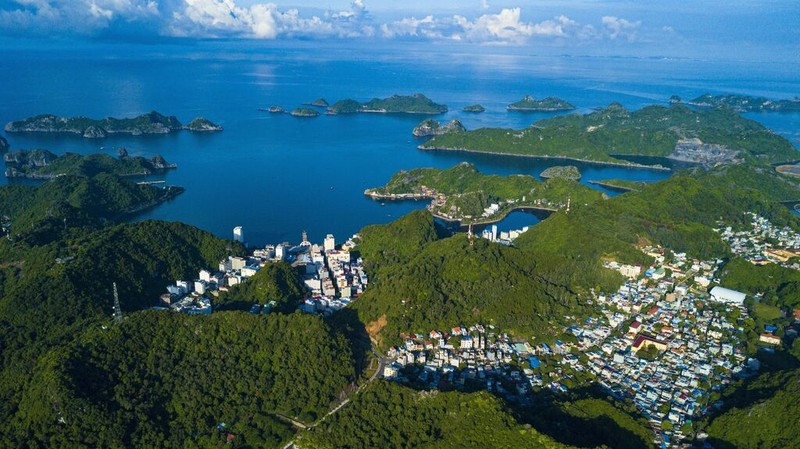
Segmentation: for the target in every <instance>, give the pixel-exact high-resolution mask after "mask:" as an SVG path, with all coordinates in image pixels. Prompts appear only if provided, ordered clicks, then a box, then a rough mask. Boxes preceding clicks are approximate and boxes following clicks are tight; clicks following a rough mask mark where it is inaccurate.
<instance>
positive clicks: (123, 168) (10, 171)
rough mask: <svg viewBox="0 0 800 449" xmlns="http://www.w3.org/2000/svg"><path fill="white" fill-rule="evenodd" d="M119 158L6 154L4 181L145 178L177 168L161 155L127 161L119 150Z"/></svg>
mask: <svg viewBox="0 0 800 449" xmlns="http://www.w3.org/2000/svg"><path fill="white" fill-rule="evenodd" d="M119 154H120V157H119V158H116V159H115V158H113V157H111V156H109V155H107V154H102V153H97V154H89V155H86V156H83V155H80V154H75V153H66V154H64V155H63V156H57V155H55V154H53V153H52V152H50V151H48V150H27V151H26V150H20V151H13V152H10V153H6V154H5V155H3V161H4V162H5V164H6V167H7V168H6V172H5V173H6V177H8V178H30V179H52V178H56V177H59V176H67V175H76V176H95V175H97V174H100V173H109V174H113V175H116V176H123V177H127V176H148V175H151V174H153V173H162V172H164V171H167V170H169V169H174V168H177V165H176V164H170V163H169V162H167V161H166V160H164V158H163V157H161V156H160V155H156V156H154V157H152V158H149V159H147V158H144V157H141V156H135V157H130V156H128V155H127V151H125V150H124V149H120V151H119Z"/></svg>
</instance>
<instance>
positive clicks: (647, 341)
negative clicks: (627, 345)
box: [632, 335, 667, 351]
mask: <svg viewBox="0 0 800 449" xmlns="http://www.w3.org/2000/svg"><path fill="white" fill-rule="evenodd" d="M648 346H655V347H656V349H658V350H659V351H666V349H667V342H665V341H661V340H658V339H656V338H653V337H650V336H647V335H639V336H638V337H636V341H634V342H633V346H632V348H633V350H634V351H638V350H640V349H644V348H646V347H648Z"/></svg>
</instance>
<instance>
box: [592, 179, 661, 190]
mask: <svg viewBox="0 0 800 449" xmlns="http://www.w3.org/2000/svg"><path fill="white" fill-rule="evenodd" d="M588 182H589V183H590V184H596V185H599V186H603V187H608V188H611V189H616V190H621V191H623V192H629V191H631V190H633V191H638V190H642V189H643V188H645V187H647V184H648V183H647V182H644V181H630V180H628V179H604V180H602V181H588Z"/></svg>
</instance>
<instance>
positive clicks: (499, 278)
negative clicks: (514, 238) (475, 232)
mask: <svg viewBox="0 0 800 449" xmlns="http://www.w3.org/2000/svg"><path fill="white" fill-rule="evenodd" d="M440 235H441V231H438V230H437V228H436V225H435V224H434V221H433V218H432V217H431V216H430V214H429V213H428V212H425V211H418V212H413V213H411V214H409V215H407V216H405V217H403V218H401V219H399V220H397V221H395V222H394V223H391V224H388V225H381V226H370V227H367V228H365V229H363V230H362V232H361V243H360V244H359V249H360V251H361V254H362V257H363V258H364V260H365V264H367V265H366V266H367V269H368V270H369V271H370V274H371V276H373V277H372V278H371V279H374V282H372V283H371V284H372V285H371V287H370V289H368V290H367V291H366V292H365V293H364V295H363V296H362V298H361V299H359V301H357V302H356V303H355V304H354V307H355V308H356V310H358V312H359V316H360V317H361V319H362V321H363V322H364V323H365V324H366V325H367V329H368V330H369V331H370V332H371V335H372V337H374V338H376V339H377V340H379V341H381V342H382V343H391V342H396V341H397V339H398V338H399V333H400V332H428V331H430V330H431V329H434V328H450V327H452V326H456V325H459V324H467V323H473V322H479V321H483V322H486V323H493V324H497V325H499V326H501V327H502V328H503V329H504V330H508V331H512V332H515V333H518V334H520V335H529V336H533V335H539V336H543V335H550V336H552V335H553V334H552V332H554V331H556V330H557V331H560V328H561V327H560V323H559V321H560V320H559V319H556V318H554V317H563V316H565V315H569V314H575V313H579V312H581V311H582V310H584V307H585V303H584V300H585V293H588V289H585V288H583V286H585V285H592V286H594V285H604V286H606V287H607V288H611V287H612V286H614V285H616V284H617V283H618V282H619V281H620V278H619V277H618V275H617V274H615V273H612V272H610V271H607V270H604V269H602V268H600V266H599V263H598V264H595V263H593V262H592V263H590V264H588V265H587V264H584V263H582V262H577V263H576V264H575V265H574V266H570V267H568V268H564V269H563V270H562V271H561V272H558V271H556V270H540V269H539V265H540V261H539V260H537V258H536V257H535V254H534V253H532V252H529V251H523V250H520V249H518V248H510V247H506V246H503V245H498V244H493V243H489V242H488V241H486V240H481V239H475V240H473V241H470V240H469V239H468V238H467V237H466V236H465V235H463V234H461V235H456V236H452V237H446V238H440ZM575 272H580V273H581V278H582V279H583V280H584V282H582V283H577V284H575V285H572V284H571V283H570V281H571V280H572V276H573V275H574V273H575Z"/></svg>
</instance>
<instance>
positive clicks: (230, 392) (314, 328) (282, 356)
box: [14, 311, 355, 448]
mask: <svg viewBox="0 0 800 449" xmlns="http://www.w3.org/2000/svg"><path fill="white" fill-rule="evenodd" d="M351 357H352V354H351V353H350V351H349V348H348V343H347V341H346V340H345V338H344V337H343V336H342V335H337V334H336V333H335V332H333V331H332V330H331V329H330V328H329V327H328V326H327V325H326V324H325V323H324V322H323V321H322V319H321V318H318V317H313V316H310V315H305V314H293V315H280V314H271V315H269V316H254V315H250V314H246V313H241V312H226V313H216V314H213V315H211V316H208V317H191V316H186V315H177V314H171V313H165V312H156V311H151V312H140V313H136V314H133V315H131V316H130V317H129V318H127V319H126V320H125V321H124V322H123V323H122V324H121V325H111V324H109V325H108V328H107V329H102V328H100V327H92V328H91V329H89V330H88V331H87V332H86V333H84V334H83V336H82V337H81V338H79V339H78V341H76V342H75V343H74V344H68V345H66V346H65V347H62V348H58V349H56V350H54V351H51V352H50V353H49V354H47V355H45V356H43V357H42V359H41V361H40V363H39V364H38V367H37V370H36V371H35V372H34V374H33V376H32V380H31V384H30V386H29V387H28V388H27V390H26V394H25V395H24V396H23V399H22V401H21V402H20V404H19V418H20V419H19V421H18V422H17V423H16V425H15V426H14V427H15V429H16V430H17V431H18V432H20V434H21V435H25V438H26V440H27V441H28V442H29V443H31V442H38V443H39V444H46V445H48V446H50V447H100V448H104V447H107V448H112V447H129V448H150V447H154V445H157V447H163V448H185V447H194V448H201V447H202V448H213V447H217V445H218V444H222V443H224V442H225V440H226V438H227V435H228V434H232V435H234V437H235V439H236V440H238V441H236V444H238V445H240V446H239V447H276V446H277V445H278V444H280V443H281V442H283V441H284V440H286V439H288V438H289V437H291V435H292V432H291V430H290V429H289V426H288V425H287V424H285V423H284V422H282V421H281V420H280V419H279V418H278V417H276V415H275V414H276V413H280V414H282V415H286V416H290V417H297V418H299V419H301V420H305V421H309V422H310V421H313V420H315V419H317V418H318V417H319V416H321V415H322V414H324V413H325V412H326V411H327V410H328V408H329V407H330V405H331V404H332V403H333V402H335V401H336V399H337V397H338V395H339V393H340V392H342V391H343V389H344V388H345V387H346V386H347V384H348V382H349V381H351V380H352V379H353V378H354V375H355V373H354V370H353V367H352V362H351ZM222 423H225V426H224V429H223V431H221V432H220V431H219V430H220V428H222ZM187 443H188V444H187Z"/></svg>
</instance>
